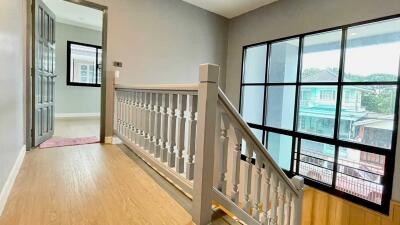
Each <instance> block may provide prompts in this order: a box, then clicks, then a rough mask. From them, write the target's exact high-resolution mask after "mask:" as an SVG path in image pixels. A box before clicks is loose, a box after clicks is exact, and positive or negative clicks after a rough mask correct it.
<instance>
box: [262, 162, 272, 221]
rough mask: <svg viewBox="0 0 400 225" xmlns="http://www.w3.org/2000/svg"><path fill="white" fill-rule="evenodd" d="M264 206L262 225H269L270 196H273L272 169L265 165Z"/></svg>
mask: <svg viewBox="0 0 400 225" xmlns="http://www.w3.org/2000/svg"><path fill="white" fill-rule="evenodd" d="M264 190H265V194H264V201H263V203H264V206H263V213H262V215H261V223H262V224H263V225H267V224H268V222H269V215H268V211H269V201H270V195H271V169H270V168H269V167H268V165H265V169H264Z"/></svg>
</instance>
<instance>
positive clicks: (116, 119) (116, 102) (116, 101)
mask: <svg viewBox="0 0 400 225" xmlns="http://www.w3.org/2000/svg"><path fill="white" fill-rule="evenodd" d="M113 119H114V120H113V121H114V123H113V126H114V127H113V129H114V130H118V90H115V91H114V118H113Z"/></svg>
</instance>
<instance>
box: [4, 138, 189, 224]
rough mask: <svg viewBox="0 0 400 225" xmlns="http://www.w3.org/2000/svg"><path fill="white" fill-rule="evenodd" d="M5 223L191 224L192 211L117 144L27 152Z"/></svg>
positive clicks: (6, 212)
mask: <svg viewBox="0 0 400 225" xmlns="http://www.w3.org/2000/svg"><path fill="white" fill-rule="evenodd" d="M0 224H1V225H36V224H37V225H103V224H104V225H106V224H107V225H109V224H113V225H114V224H116V225H119V224H121V225H129V224H155V225H158V224H171V225H172V224H191V216H190V214H189V213H188V212H187V211H186V210H185V209H184V208H183V207H182V206H181V205H180V204H178V203H177V202H176V201H175V200H174V199H173V198H172V197H171V196H170V195H169V194H168V193H167V192H166V191H165V190H164V189H163V188H162V187H161V186H160V185H159V184H158V183H157V182H156V181H155V180H154V179H153V178H152V177H151V176H150V175H149V174H148V173H146V172H145V171H144V170H143V169H142V168H141V167H140V166H139V165H138V164H137V163H135V162H134V161H133V160H131V159H130V158H129V157H128V156H127V155H126V154H125V153H124V152H123V151H122V150H121V149H120V148H119V147H118V146H116V145H100V144H92V145H82V146H72V147H63V148H54V149H37V150H33V151H30V152H28V153H27V154H26V157H25V160H24V162H23V165H22V168H21V170H20V173H19V175H18V177H17V179H16V182H15V184H14V187H13V189H12V192H11V195H10V197H9V200H8V202H7V205H6V208H5V210H4V213H3V215H2V216H1V217H0Z"/></svg>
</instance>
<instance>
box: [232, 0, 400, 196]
mask: <svg viewBox="0 0 400 225" xmlns="http://www.w3.org/2000/svg"><path fill="white" fill-rule="evenodd" d="M399 12H400V2H399V0H385V1H381V0H351V1H349V0H334V1H333V0H280V1H278V2H275V3H273V4H271V5H267V6H264V7H261V8H259V9H256V10H254V11H251V12H249V13H246V14H244V15H242V16H239V17H236V18H233V19H232V20H230V21H229V32H228V50H227V72H226V74H227V76H226V92H227V95H228V97H229V98H230V99H231V101H232V102H233V103H234V104H235V105H236V106H238V105H239V92H238V91H237V90H239V88H240V76H241V63H242V47H243V46H244V45H248V44H252V43H257V42H261V41H266V40H272V39H276V38H282V37H286V36H291V35H296V34H300V33H305V32H311V31H316V30H320V29H324V28H329V27H334V26H339V25H343V24H349V23H354V22H359V21H364V20H369V19H374V18H379V17H384V16H389V15H394V14H398V13H399ZM399 141H400V140H399ZM399 143H400V142H399ZM397 155H398V156H397V161H396V162H397V163H396V164H397V168H396V170H395V173H396V175H395V177H396V179H395V183H394V186H393V187H394V189H393V199H396V200H400V149H398V150H397Z"/></svg>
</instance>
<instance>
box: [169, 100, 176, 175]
mask: <svg viewBox="0 0 400 225" xmlns="http://www.w3.org/2000/svg"><path fill="white" fill-rule="evenodd" d="M176 97H177V96H176V94H172V93H170V94H169V101H168V102H169V107H168V147H167V148H168V155H167V162H168V166H169V167H175V154H176V153H175V145H176V143H175V141H176V137H175V135H176V114H175V110H176V100H177V99H176Z"/></svg>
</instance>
